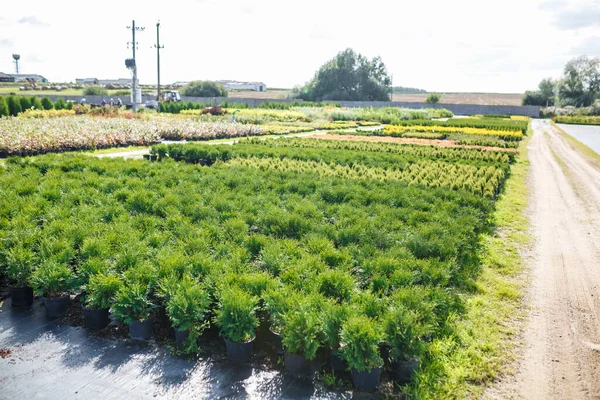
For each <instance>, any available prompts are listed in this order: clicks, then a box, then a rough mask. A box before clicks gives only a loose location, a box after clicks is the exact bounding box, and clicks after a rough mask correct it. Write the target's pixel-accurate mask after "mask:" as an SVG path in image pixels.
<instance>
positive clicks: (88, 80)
mask: <svg viewBox="0 0 600 400" xmlns="http://www.w3.org/2000/svg"><path fill="white" fill-rule="evenodd" d="M75 83H76V84H78V85H97V84H98V79H96V78H83V79H79V78H78V79H75Z"/></svg>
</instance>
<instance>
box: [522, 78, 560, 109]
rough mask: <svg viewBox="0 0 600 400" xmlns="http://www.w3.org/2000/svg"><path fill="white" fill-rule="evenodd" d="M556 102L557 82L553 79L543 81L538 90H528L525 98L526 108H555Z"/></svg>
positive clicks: (523, 101)
mask: <svg viewBox="0 0 600 400" xmlns="http://www.w3.org/2000/svg"><path fill="white" fill-rule="evenodd" d="M555 102H556V82H555V81H554V80H553V79H552V78H545V79H542V81H541V82H540V84H539V85H538V90H527V91H526V92H525V95H524V96H523V100H522V104H523V105H524V106H544V107H548V106H553V105H554V103H555Z"/></svg>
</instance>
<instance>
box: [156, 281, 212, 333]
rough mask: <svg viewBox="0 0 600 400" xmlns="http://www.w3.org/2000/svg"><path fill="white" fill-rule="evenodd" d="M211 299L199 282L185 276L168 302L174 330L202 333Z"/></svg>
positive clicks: (167, 307) (167, 308)
mask: <svg viewBox="0 0 600 400" xmlns="http://www.w3.org/2000/svg"><path fill="white" fill-rule="evenodd" d="M210 304H211V299H210V296H209V294H208V292H207V291H206V289H204V288H203V287H202V286H201V285H200V284H199V283H198V282H196V281H194V280H193V279H192V278H191V277H189V276H184V277H183V279H182V280H181V281H180V282H179V285H177V287H176V288H175V289H174V290H173V291H172V292H171V296H170V297H169V299H168V300H167V302H166V306H165V307H166V310H167V314H168V315H169V318H170V319H171V324H172V325H173V328H175V329H177V330H179V331H187V330H191V329H192V328H195V329H196V330H198V331H200V332H201V331H202V329H203V328H204V327H206V325H207V322H206V321H205V318H206V315H207V313H208V309H209V306H210Z"/></svg>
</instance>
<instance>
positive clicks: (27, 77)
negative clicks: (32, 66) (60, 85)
mask: <svg viewBox="0 0 600 400" xmlns="http://www.w3.org/2000/svg"><path fill="white" fill-rule="evenodd" d="M11 76H12V77H13V78H15V80H14V82H48V79H46V78H44V77H43V76H42V75H37V74H12V75H11Z"/></svg>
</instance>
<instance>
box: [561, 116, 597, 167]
mask: <svg viewBox="0 0 600 400" xmlns="http://www.w3.org/2000/svg"><path fill="white" fill-rule="evenodd" d="M551 124H552V126H553V127H554V128H556V130H557V131H558V132H559V133H560V134H561V135H563V137H564V138H565V139H567V141H568V142H569V144H570V145H571V146H573V147H574V148H575V149H576V150H577V151H579V152H580V153H581V154H582V155H583V156H584V157H585V158H586V159H587V160H589V161H590V162H592V163H593V164H595V165H598V166H600V154H598V153H596V152H595V151H594V150H592V149H590V148H589V147H587V146H586V145H585V144H583V143H581V142H580V141H579V140H577V139H575V138H574V137H573V136H571V135H569V134H568V133H567V132H566V131H565V130H564V129H562V128H561V127H560V126H558V125H556V123H555V122H554V121H551Z"/></svg>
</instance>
